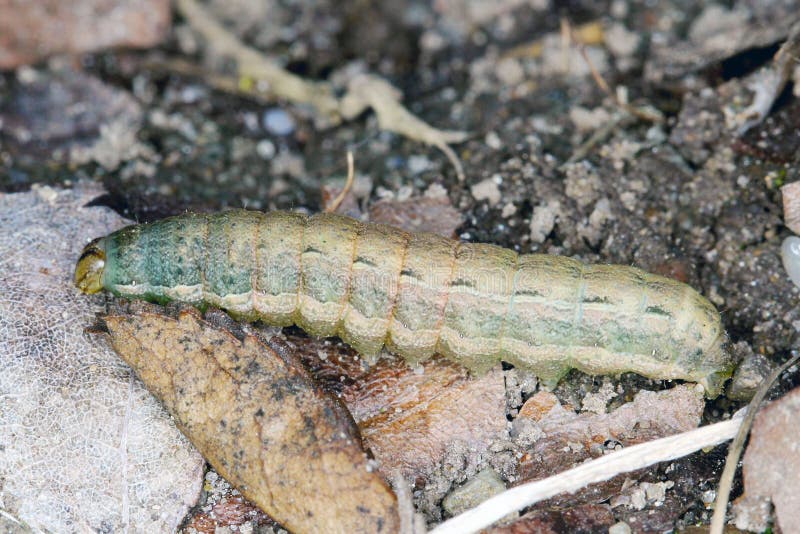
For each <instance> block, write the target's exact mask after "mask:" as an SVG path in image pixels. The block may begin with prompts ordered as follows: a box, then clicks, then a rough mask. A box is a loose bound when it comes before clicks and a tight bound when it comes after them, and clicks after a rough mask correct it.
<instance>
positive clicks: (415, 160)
mask: <svg viewBox="0 0 800 534" xmlns="http://www.w3.org/2000/svg"><path fill="white" fill-rule="evenodd" d="M430 166H431V160H429V159H428V158H427V157H426V156H417V155H415V156H410V157H409V158H408V170H409V171H410V172H411V174H419V173H421V172H425V171H426V170H428V168H429V167H430Z"/></svg>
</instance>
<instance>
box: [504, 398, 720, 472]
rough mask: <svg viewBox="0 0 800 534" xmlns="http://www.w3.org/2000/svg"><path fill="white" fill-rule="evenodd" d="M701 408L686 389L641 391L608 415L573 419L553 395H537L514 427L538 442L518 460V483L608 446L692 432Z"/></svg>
mask: <svg viewBox="0 0 800 534" xmlns="http://www.w3.org/2000/svg"><path fill="white" fill-rule="evenodd" d="M529 405H530V406H529ZM703 406H704V402H703V397H702V394H701V393H700V392H699V391H698V390H697V389H696V388H695V387H694V386H690V385H680V386H676V387H674V388H672V389H669V390H666V391H659V392H653V391H641V392H639V393H638V394H637V395H636V397H635V398H634V400H633V401H632V402H629V403H627V404H625V405H623V406H621V407H620V408H617V409H616V410H614V411H613V412H611V413H607V414H593V413H585V412H584V413H581V414H576V413H574V412H572V411H571V410H567V409H566V408H564V407H563V406H562V405H561V404H560V403H559V402H558V401H557V399H555V396H554V395H553V394H552V393H547V392H539V393H537V394H536V395H534V396H533V397H531V398H530V399H528V401H527V402H526V403H525V405H524V406H523V407H522V409H521V410H520V416H519V417H517V419H516V420H515V422H514V432H515V433H517V434H520V433H523V432H524V433H528V434H529V435H530V436H531V437H532V438H533V439H536V438H538V439H536V441H535V442H534V443H533V445H532V446H531V448H530V449H529V450H528V452H527V454H525V455H524V456H523V457H522V459H521V460H520V465H519V474H520V482H524V481H529V480H538V479H540V478H545V477H547V476H550V475H553V474H556V473H558V472H560V471H564V470H566V469H569V468H571V467H573V466H574V465H576V464H578V463H580V462H582V461H584V460H586V459H587V458H589V457H592V456H598V455H600V454H602V452H603V450H604V449H605V444H606V442H608V441H610V440H613V441H617V442H619V443H620V444H622V445H625V446H627V445H634V444H637V443H642V442H644V441H649V440H652V439H657V438H661V437H665V436H670V435H672V434H677V433H679V432H685V431H688V430H691V429H693V428H696V427H697V425H699V424H700V416H701V415H702V413H703Z"/></svg>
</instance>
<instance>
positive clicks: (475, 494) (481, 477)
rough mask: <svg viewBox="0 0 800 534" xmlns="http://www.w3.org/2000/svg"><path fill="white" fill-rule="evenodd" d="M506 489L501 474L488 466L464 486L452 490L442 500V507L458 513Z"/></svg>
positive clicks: (454, 513)
mask: <svg viewBox="0 0 800 534" xmlns="http://www.w3.org/2000/svg"><path fill="white" fill-rule="evenodd" d="M505 489H506V485H505V483H504V482H503V480H502V479H501V478H500V476H499V475H498V474H497V473H495V472H494V470H492V469H491V468H486V469H484V470H483V471H481V472H480V473H478V474H477V475H475V476H474V477H473V478H471V479H470V480H469V481H467V482H466V483H465V484H464V485H463V486H461V487H459V488H456V489H454V490H453V491H451V492H450V493H449V494H448V495H447V496H446V497H445V498H444V500H443V501H442V507H443V508H444V509H445V510H446V511H447V512H448V513H449V514H450V515H458V514H460V513H461V512H464V511H466V510H469V509H470V508H473V507H475V506H477V505H479V504H480V503H482V502H483V501H485V500H486V499H488V498H489V497H493V496H495V495H497V494H498V493H501V492H502V491H504V490H505Z"/></svg>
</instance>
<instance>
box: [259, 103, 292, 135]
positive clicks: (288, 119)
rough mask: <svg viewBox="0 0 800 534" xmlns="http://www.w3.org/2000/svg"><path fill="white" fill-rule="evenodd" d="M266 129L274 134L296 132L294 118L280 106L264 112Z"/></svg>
mask: <svg viewBox="0 0 800 534" xmlns="http://www.w3.org/2000/svg"><path fill="white" fill-rule="evenodd" d="M262 120H263V123H264V129H266V130H267V131H268V132H269V133H271V134H273V135H290V134H291V133H292V132H294V126H295V124H294V119H293V118H292V116H291V115H289V114H288V113H286V112H285V111H284V110H282V109H280V108H271V109H268V110H267V111H265V112H264V118H263V119H262Z"/></svg>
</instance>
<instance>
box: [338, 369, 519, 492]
mask: <svg viewBox="0 0 800 534" xmlns="http://www.w3.org/2000/svg"><path fill="white" fill-rule="evenodd" d="M342 399H343V400H344V401H345V403H346V404H347V407H348V408H349V409H350V411H351V413H352V414H353V417H354V418H355V420H356V422H357V423H358V426H359V428H360V429H361V435H362V436H363V437H364V440H365V441H366V443H367V444H368V445H369V448H370V449H371V450H372V452H373V453H374V454H375V457H376V458H377V459H378V460H379V461H380V462H381V469H382V470H384V472H386V473H397V472H399V473H402V474H403V476H405V477H406V479H409V480H414V479H415V478H416V477H418V476H422V477H424V476H425V475H427V474H429V473H430V471H431V469H432V468H433V467H434V466H436V465H437V464H439V462H441V459H442V457H443V456H444V453H445V451H446V449H447V447H448V446H450V445H452V444H454V443H464V444H466V445H468V446H469V447H470V448H471V449H474V450H485V449H486V448H487V446H488V444H489V441H490V440H491V439H492V438H496V437H497V436H498V435H500V433H502V432H504V431H505V428H506V418H505V386H504V384H503V374H502V372H501V371H500V367H499V366H497V367H495V368H493V369H492V370H491V371H489V372H488V373H486V374H485V375H483V376H480V377H470V375H469V373H468V372H467V370H466V369H464V368H463V367H460V366H456V365H454V364H451V363H449V362H446V361H445V360H441V359H438V358H435V359H433V360H429V361H427V362H425V363H423V364H422V365H421V372H420V371H419V370H415V369H414V368H411V367H409V365H408V364H407V363H405V362H404V361H402V360H399V359H392V360H381V361H380V362H378V364H377V365H375V366H374V367H373V368H372V369H371V370H370V372H369V373H367V374H365V375H363V376H362V377H361V378H360V379H359V380H358V381H356V382H354V383H353V384H351V385H350V386H345V389H344V391H343V392H342Z"/></svg>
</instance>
